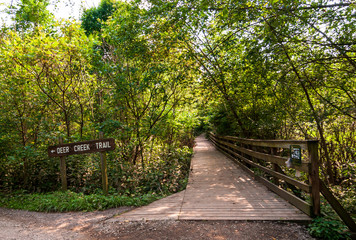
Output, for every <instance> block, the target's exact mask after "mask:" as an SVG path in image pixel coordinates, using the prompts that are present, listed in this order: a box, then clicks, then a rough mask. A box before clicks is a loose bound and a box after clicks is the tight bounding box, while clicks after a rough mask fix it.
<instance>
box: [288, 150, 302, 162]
mask: <svg viewBox="0 0 356 240" xmlns="http://www.w3.org/2000/svg"><path fill="white" fill-rule="evenodd" d="M290 158H291V160H292V164H293V165H301V164H302V149H301V147H300V146H299V145H291V146H290Z"/></svg>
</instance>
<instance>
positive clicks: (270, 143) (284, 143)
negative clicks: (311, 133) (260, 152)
mask: <svg viewBox="0 0 356 240" xmlns="http://www.w3.org/2000/svg"><path fill="white" fill-rule="evenodd" d="M217 138H219V139H225V140H230V141H235V142H239V143H243V144H248V145H252V146H259V147H273V148H289V147H290V145H299V146H300V147H301V149H303V150H308V146H307V144H308V142H310V141H314V140H260V139H246V138H238V137H233V136H217Z"/></svg>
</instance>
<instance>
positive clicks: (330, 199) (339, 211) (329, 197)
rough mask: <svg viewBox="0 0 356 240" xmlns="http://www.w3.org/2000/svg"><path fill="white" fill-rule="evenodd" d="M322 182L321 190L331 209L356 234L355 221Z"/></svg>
mask: <svg viewBox="0 0 356 240" xmlns="http://www.w3.org/2000/svg"><path fill="white" fill-rule="evenodd" d="M319 182H320V190H321V193H322V194H323V196H324V197H325V198H326V200H327V201H328V202H329V203H330V205H331V207H332V208H333V209H334V210H335V212H336V213H337V214H338V215H339V217H340V218H341V219H342V221H343V222H344V223H345V224H346V226H347V227H348V228H349V229H350V231H351V232H356V224H355V221H354V220H353V219H352V218H351V216H350V215H349V214H348V213H347V211H346V210H345V208H343V207H342V205H341V204H340V202H339V201H338V200H337V199H336V198H335V197H334V195H333V194H332V192H331V191H330V190H329V189H328V188H327V186H326V185H325V183H324V182H323V181H321V180H320V179H319Z"/></svg>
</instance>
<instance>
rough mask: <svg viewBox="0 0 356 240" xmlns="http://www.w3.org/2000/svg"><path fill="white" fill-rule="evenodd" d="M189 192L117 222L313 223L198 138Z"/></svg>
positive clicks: (126, 214) (135, 211)
mask: <svg viewBox="0 0 356 240" xmlns="http://www.w3.org/2000/svg"><path fill="white" fill-rule="evenodd" d="M196 143H197V145H196V147H195V148H194V157H193V159H192V163H191V172H190V176H189V183H188V186H187V189H186V190H185V191H182V192H179V193H176V194H173V195H171V196H169V197H167V198H164V199H161V200H158V201H156V202H153V203H151V204H150V205H148V206H144V207H140V208H137V209H135V210H133V211H130V212H126V213H124V214H121V215H119V216H118V217H117V218H116V220H123V221H125V220H130V221H134V220H166V219H174V220H287V221H309V220H310V218H309V217H308V216H307V215H305V214H304V213H302V212H301V211H300V210H298V209H297V208H295V207H294V206H292V205H291V204H289V203H288V202H286V201H285V200H283V199H282V198H280V197H279V196H277V195H276V194H274V193H273V192H271V191H269V190H268V189H267V188H266V187H265V186H263V185H262V184H260V183H258V182H256V181H255V180H253V179H252V178H250V176H249V175H247V174H246V173H245V172H244V171H243V170H242V169H240V168H239V167H238V166H237V165H236V164H234V163H233V162H232V161H231V160H230V159H228V158H227V157H226V156H225V155H223V154H222V153H220V152H219V151H217V150H216V149H215V147H214V146H213V145H212V144H211V143H210V142H209V141H208V140H206V139H205V138H203V137H198V138H197V139H196Z"/></svg>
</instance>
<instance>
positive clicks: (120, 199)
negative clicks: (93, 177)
mask: <svg viewBox="0 0 356 240" xmlns="http://www.w3.org/2000/svg"><path fill="white" fill-rule="evenodd" d="M162 197H164V196H162V195H156V194H154V193H153V194H151V193H148V194H144V195H141V196H127V195H118V194H112V195H108V196H105V195H103V194H100V193H98V194H89V195H84V194H83V193H75V192H72V191H66V192H59V191H58V192H52V193H44V194H28V193H24V192H20V191H18V192H14V193H12V194H1V195H0V207H6V208H12V209H21V210H29V211H38V212H69V211H94V210H105V209H109V208H115V207H120V206H143V205H147V204H149V203H151V202H153V201H155V200H157V199H160V198H162Z"/></svg>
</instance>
